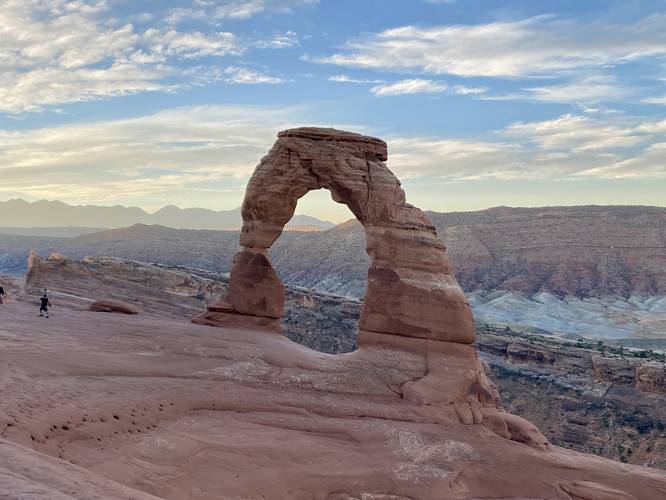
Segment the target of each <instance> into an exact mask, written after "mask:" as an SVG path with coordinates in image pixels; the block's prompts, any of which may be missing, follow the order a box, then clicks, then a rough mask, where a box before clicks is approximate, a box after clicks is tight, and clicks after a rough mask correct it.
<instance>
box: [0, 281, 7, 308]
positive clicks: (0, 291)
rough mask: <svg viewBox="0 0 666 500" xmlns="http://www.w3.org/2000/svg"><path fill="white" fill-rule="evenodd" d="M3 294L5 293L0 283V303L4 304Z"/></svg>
mask: <svg viewBox="0 0 666 500" xmlns="http://www.w3.org/2000/svg"><path fill="white" fill-rule="evenodd" d="M5 295H7V294H6V293H5V289H4V288H2V285H0V304H4V302H3V301H2V298H3V297H4V296H5Z"/></svg>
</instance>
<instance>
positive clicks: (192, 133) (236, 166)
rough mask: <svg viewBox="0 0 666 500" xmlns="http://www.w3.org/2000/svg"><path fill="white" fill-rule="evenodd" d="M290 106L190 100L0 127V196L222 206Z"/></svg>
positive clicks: (233, 197) (287, 120)
mask: <svg viewBox="0 0 666 500" xmlns="http://www.w3.org/2000/svg"><path fill="white" fill-rule="evenodd" d="M303 121H304V118H303V112H302V110H300V109H296V108H285V109H277V108H269V107H252V106H198V107H183V108H176V109H170V110H166V111H161V112H159V113H156V114H153V115H148V116H143V117H139V118H133V119H126V120H115V121H105V122H93V123H83V124H77V125H63V126H57V127H46V128H39V129H33V130H23V131H6V130H4V131H3V130H0V178H2V180H3V181H2V184H1V185H0V197H2V198H7V197H13V196H23V197H27V198H31V199H39V198H58V199H61V200H63V201H68V202H72V203H101V204H104V203H124V204H130V205H131V204H136V205H141V206H145V207H159V206H162V205H165V204H168V203H170V202H169V200H174V202H175V201H178V202H179V203H181V204H185V205H190V204H191V203H192V201H191V200H197V203H199V204H201V205H205V206H211V207H215V206H220V194H221V193H228V194H229V196H228V197H227V199H225V202H226V203H230V205H228V208H233V207H235V206H238V205H239V204H240V201H241V199H242V193H243V189H244V186H245V182H246V181H247V178H248V177H249V175H250V174H251V173H252V171H253V169H254V167H255V165H256V164H257V163H258V161H259V159H260V158H261V157H262V156H263V155H264V154H265V153H266V151H267V149H268V148H269V147H270V145H271V144H272V143H273V141H274V140H275V138H276V134H277V132H278V131H279V130H282V129H285V128H289V127H292V126H295V124H297V123H303Z"/></svg>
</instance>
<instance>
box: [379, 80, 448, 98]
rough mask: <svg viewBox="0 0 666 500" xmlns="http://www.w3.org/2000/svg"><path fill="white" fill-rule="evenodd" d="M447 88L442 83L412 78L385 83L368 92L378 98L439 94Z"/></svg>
mask: <svg viewBox="0 0 666 500" xmlns="http://www.w3.org/2000/svg"><path fill="white" fill-rule="evenodd" d="M447 88H448V85H446V84H445V83H444V82H438V81H435V80H423V79H421V78H414V79H409V80H400V81H398V82H394V83H386V84H383V85H377V86H376V87H372V88H371V89H370V91H371V92H372V93H373V94H375V95H378V96H392V95H402V94H439V93H441V92H444V91H445V90H446V89H447Z"/></svg>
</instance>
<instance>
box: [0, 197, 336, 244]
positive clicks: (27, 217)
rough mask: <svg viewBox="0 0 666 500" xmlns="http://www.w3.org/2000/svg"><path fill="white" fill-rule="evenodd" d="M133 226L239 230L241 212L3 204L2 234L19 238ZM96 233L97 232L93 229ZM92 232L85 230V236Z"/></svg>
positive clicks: (309, 220) (304, 222) (297, 219)
mask: <svg viewBox="0 0 666 500" xmlns="http://www.w3.org/2000/svg"><path fill="white" fill-rule="evenodd" d="M134 224H159V225H162V226H168V227H172V228H175V229H223V230H233V229H239V228H240V227H241V224H242V218H241V213H240V208H235V209H233V210H220V211H215V210H208V209H205V208H178V207H176V206H173V205H169V206H166V207H163V208H161V209H159V210H158V211H157V212H153V213H149V212H146V211H145V210H143V209H141V208H138V207H123V206H120V205H116V206H113V207H104V206H96V205H77V206H73V205H68V204H66V203H63V202H61V201H48V200H41V201H36V202H32V203H31V202H27V201H25V200H21V199H14V200H9V201H0V228H3V229H0V232H5V233H8V232H11V233H12V234H16V231H13V230H12V228H21V229H23V231H22V232H21V233H20V234H24V235H35V236H42V235H43V236H46V235H49V234H50V235H62V236H71V235H73V234H74V233H76V231H71V230H70V231H69V232H68V231H65V232H63V233H62V234H61V233H56V234H54V233H53V232H51V233H49V232H48V231H27V230H26V228H35V229H40V230H42V229H48V228H63V229H71V228H85V229H89V228H103V229H115V228H121V227H127V226H132V225H134ZM334 225H335V224H333V223H332V222H328V221H323V220H320V219H317V218H315V217H311V216H309V215H294V217H293V218H292V220H291V221H290V222H289V224H288V226H289V227H290V228H298V229H301V230H304V231H316V230H322V229H330V228H332V227H333V226H334ZM93 230H94V229H93ZM86 232H91V231H90V230H85V231H81V232H79V234H84V233H86Z"/></svg>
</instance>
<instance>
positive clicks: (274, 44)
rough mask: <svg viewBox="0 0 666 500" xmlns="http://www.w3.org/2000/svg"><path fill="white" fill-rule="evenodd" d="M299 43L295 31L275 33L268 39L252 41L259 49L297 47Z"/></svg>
mask: <svg viewBox="0 0 666 500" xmlns="http://www.w3.org/2000/svg"><path fill="white" fill-rule="evenodd" d="M300 44H301V41H300V39H299V38H298V34H297V33H296V32H294V31H285V32H284V33H279V34H276V35H275V36H274V37H273V38H271V39H270V40H259V41H257V42H255V43H254V46H255V47H257V48H259V49H286V48H289V47H297V46H298V45H300Z"/></svg>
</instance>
